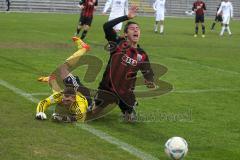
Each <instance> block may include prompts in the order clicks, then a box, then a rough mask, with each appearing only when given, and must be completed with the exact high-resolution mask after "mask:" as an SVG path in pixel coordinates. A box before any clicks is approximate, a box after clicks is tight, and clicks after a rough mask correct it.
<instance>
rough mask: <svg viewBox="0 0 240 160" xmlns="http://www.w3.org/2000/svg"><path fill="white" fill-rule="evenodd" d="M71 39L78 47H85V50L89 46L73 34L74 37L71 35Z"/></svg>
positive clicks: (88, 48)
mask: <svg viewBox="0 0 240 160" xmlns="http://www.w3.org/2000/svg"><path fill="white" fill-rule="evenodd" d="M72 40H73V41H74V42H75V44H76V45H77V47H78V49H82V48H85V49H86V50H87V51H88V50H90V46H89V45H88V44H86V43H85V42H83V41H82V40H81V39H80V38H79V37H77V36H74V37H72Z"/></svg>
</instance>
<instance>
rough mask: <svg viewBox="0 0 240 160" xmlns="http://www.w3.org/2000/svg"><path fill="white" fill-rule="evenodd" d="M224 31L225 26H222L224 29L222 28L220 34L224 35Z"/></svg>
mask: <svg viewBox="0 0 240 160" xmlns="http://www.w3.org/2000/svg"><path fill="white" fill-rule="evenodd" d="M224 31H225V26H222V30H221V32H220V36H222V35H223V33H224Z"/></svg>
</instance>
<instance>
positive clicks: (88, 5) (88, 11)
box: [79, 0, 98, 17]
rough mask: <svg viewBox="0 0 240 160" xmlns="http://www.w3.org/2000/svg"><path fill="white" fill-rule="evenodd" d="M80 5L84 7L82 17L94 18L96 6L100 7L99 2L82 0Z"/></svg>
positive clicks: (96, 0)
mask: <svg viewBox="0 0 240 160" xmlns="http://www.w3.org/2000/svg"><path fill="white" fill-rule="evenodd" d="M79 5H83V6H84V8H83V9H82V12H81V16H84V17H92V16H93V12H94V6H97V5H98V0H80V1H79Z"/></svg>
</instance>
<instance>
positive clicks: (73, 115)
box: [36, 37, 89, 122]
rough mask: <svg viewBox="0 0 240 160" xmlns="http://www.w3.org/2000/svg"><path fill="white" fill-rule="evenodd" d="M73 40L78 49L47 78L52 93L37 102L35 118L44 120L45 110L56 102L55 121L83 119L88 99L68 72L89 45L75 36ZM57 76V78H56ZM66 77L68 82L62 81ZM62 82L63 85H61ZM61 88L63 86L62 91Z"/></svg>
mask: <svg viewBox="0 0 240 160" xmlns="http://www.w3.org/2000/svg"><path fill="white" fill-rule="evenodd" d="M73 41H74V42H75V43H76V44H77V46H78V51H77V52H75V53H74V54H73V55H72V56H70V57H69V58H68V59H67V60H66V61H65V63H64V64H63V65H60V66H59V67H58V68H57V70H56V71H55V72H53V73H52V74H51V75H50V78H48V82H49V84H50V85H51V86H52V89H53V90H54V93H53V94H52V95H51V96H49V97H48V98H46V99H44V100H41V101H40V102H39V103H38V106H37V111H36V119H38V120H45V119H47V116H46V114H45V112H46V110H47V109H48V108H49V107H50V106H51V105H53V104H56V107H55V111H54V113H53V114H52V119H53V120H54V121H57V122H76V121H81V122H83V121H85V119H86V113H87V108H88V105H89V104H88V100H87V99H86V97H85V96H84V95H83V94H82V93H81V90H80V91H79V88H81V87H80V86H78V85H77V86H76V84H77V83H76V82H75V81H76V79H75V78H74V76H73V75H72V74H71V73H70V71H71V70H72V68H75V66H76V64H77V63H78V61H79V59H80V58H81V56H83V55H84V54H85V53H86V52H87V51H88V50H89V46H88V45H87V44H85V43H84V42H83V41H81V40H80V39H79V38H77V37H73ZM56 77H58V79H57V78H56ZM66 78H67V79H70V86H69V84H66V83H64V82H65V81H66ZM59 79H60V81H61V82H62V84H64V87H62V86H61V83H59V82H58V81H59ZM61 88H64V90H63V91H62V89H61Z"/></svg>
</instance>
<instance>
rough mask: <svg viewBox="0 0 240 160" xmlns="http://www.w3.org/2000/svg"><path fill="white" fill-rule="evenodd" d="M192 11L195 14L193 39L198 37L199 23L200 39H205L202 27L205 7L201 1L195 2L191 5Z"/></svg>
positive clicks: (203, 27)
mask: <svg viewBox="0 0 240 160" xmlns="http://www.w3.org/2000/svg"><path fill="white" fill-rule="evenodd" d="M192 11H194V12H195V14H196V17H195V24H196V25H195V34H194V37H197V36H198V26H199V23H201V26H202V37H203V38H204V37H205V26H204V12H205V11H206V5H205V3H204V2H203V1H201V0H197V1H196V2H194V3H193V7H192Z"/></svg>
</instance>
